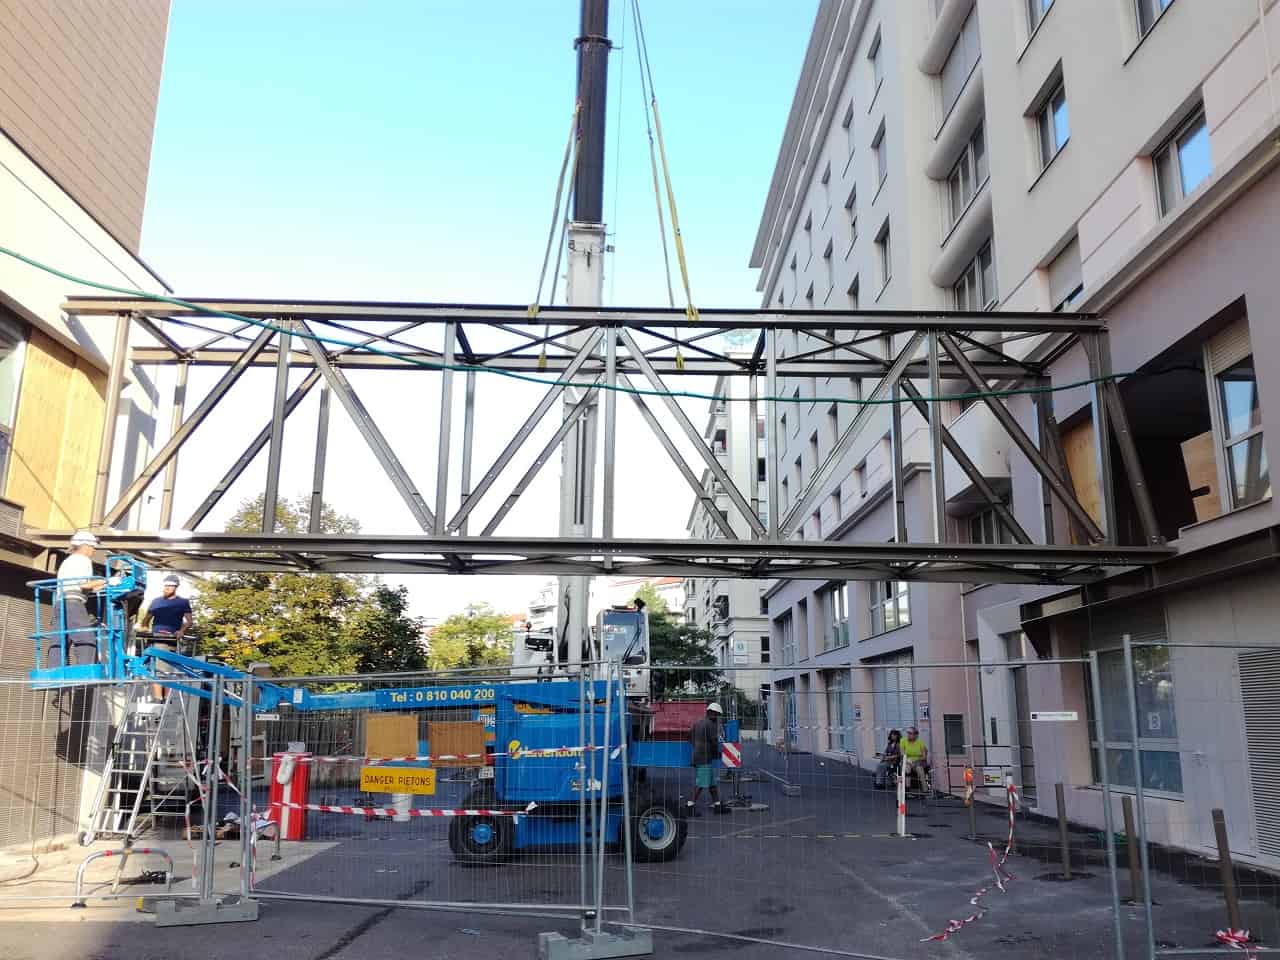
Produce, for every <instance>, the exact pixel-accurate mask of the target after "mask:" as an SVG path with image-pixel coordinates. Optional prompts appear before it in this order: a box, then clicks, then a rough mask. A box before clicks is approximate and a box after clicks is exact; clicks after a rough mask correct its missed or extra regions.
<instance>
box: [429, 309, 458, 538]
mask: <svg viewBox="0 0 1280 960" xmlns="http://www.w3.org/2000/svg"><path fill="white" fill-rule="evenodd" d="M457 340H458V325H457V324H456V323H446V324H445V325H444V363H443V365H442V367H441V370H440V432H439V443H437V444H436V517H435V520H436V522H435V534H436V536H437V537H442V536H444V527H445V519H446V518H445V509H446V507H447V505H448V503H449V438H450V436H452V434H453V362H454V353H455V350H456V344H457Z"/></svg>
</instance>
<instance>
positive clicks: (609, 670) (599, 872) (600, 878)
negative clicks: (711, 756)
mask: <svg viewBox="0 0 1280 960" xmlns="http://www.w3.org/2000/svg"><path fill="white" fill-rule="evenodd" d="M618 673H619V674H621V673H622V665H621V663H619V664H618ZM604 676H605V682H604V743H603V744H602V745H601V748H600V759H601V763H602V766H603V769H602V770H601V771H600V829H599V831H597V839H596V901H595V903H596V933H597V934H599V933H601V932H603V930H604V835H605V831H606V830H608V829H609V721H610V719H611V718H612V716H613V665H612V664H605V669H604ZM623 827H624V829H625V827H626V825H625V824H624V825H623Z"/></svg>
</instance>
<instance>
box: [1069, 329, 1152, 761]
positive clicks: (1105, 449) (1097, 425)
mask: <svg viewBox="0 0 1280 960" xmlns="http://www.w3.org/2000/svg"><path fill="white" fill-rule="evenodd" d="M1081 342H1082V343H1083V344H1084V346H1085V354H1086V356H1087V357H1088V359H1089V377H1090V379H1093V380H1094V381H1095V382H1094V383H1091V384H1090V385H1089V416H1090V418H1091V420H1092V423H1093V456H1094V460H1095V461H1096V463H1097V469H1098V494H1099V498H1100V500H1101V502H1102V527H1103V533H1104V534H1106V542H1107V543H1111V544H1117V543H1119V542H1120V540H1119V531H1118V530H1117V529H1116V485H1115V477H1114V476H1113V474H1112V466H1111V420H1110V419H1109V418H1108V417H1107V404H1106V398H1105V397H1104V396H1103V392H1102V384H1101V383H1098V382H1096V381H1097V378H1099V377H1101V376H1102V375H1103V369H1104V368H1105V367H1109V366H1110V364H1109V363H1108V362H1107V361H1106V359H1105V358H1104V357H1103V356H1102V354H1103V352H1104V345H1103V343H1102V340H1101V338H1100V335H1099V334H1097V333H1093V334H1087V335H1085V336H1084V337H1083V338H1082V339H1081ZM1133 734H1134V736H1135V737H1136V736H1137V735H1138V731H1137V728H1135V729H1134V731H1133Z"/></svg>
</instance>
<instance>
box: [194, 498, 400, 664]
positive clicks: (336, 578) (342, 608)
mask: <svg viewBox="0 0 1280 960" xmlns="http://www.w3.org/2000/svg"><path fill="white" fill-rule="evenodd" d="M262 509H263V501H262V498H261V497H258V498H256V499H254V500H249V501H247V502H245V503H243V504H241V505H240V508H239V509H238V510H237V511H236V512H235V514H234V515H233V516H232V518H231V519H230V520H229V521H228V523H227V530H228V531H229V532H233V533H253V532H257V531H260V530H261V529H262ZM309 523H310V502H309V500H308V499H307V498H305V497H300V498H298V500H296V501H294V502H292V503H291V502H287V501H284V500H282V501H281V502H280V504H279V506H278V507H277V509H276V524H275V526H276V530H277V531H278V532H283V533H301V532H305V531H306V530H307V529H308V527H309ZM320 527H321V531H322V532H324V533H355V532H358V531H359V529H360V527H359V524H358V523H357V522H356V521H355V520H354V519H353V518H351V517H347V516H343V515H341V514H338V513H336V512H334V511H333V510H331V509H326V510H325V512H324V514H323V516H322V518H321V524H320ZM193 606H194V608H195V618H196V629H197V631H198V633H199V634H200V636H202V637H203V638H204V648H205V650H206V651H207V652H208V653H211V654H213V655H215V656H218V657H220V658H221V659H223V660H225V661H226V662H227V663H230V664H232V665H233V666H238V667H246V666H248V665H249V664H250V663H252V662H254V661H262V662H266V663H269V664H270V665H271V667H272V670H273V671H274V672H275V673H276V674H277V675H278V676H318V675H326V674H342V673H355V672H357V671H364V672H374V671H376V672H381V671H390V670H404V669H418V668H420V667H421V665H422V656H421V652H420V651H419V653H418V659H417V660H416V661H415V660H414V658H413V653H412V651H411V650H410V649H409V647H408V644H409V638H410V637H412V638H413V642H414V643H416V638H417V636H418V635H419V634H420V633H421V624H420V622H419V621H417V620H415V619H414V618H411V617H409V616H408V615H407V606H408V602H407V595H406V594H405V591H404V589H403V588H400V589H399V590H395V589H391V588H389V587H386V586H384V585H382V584H380V583H377V582H371V581H369V580H367V579H366V578H363V577H357V576H346V575H337V574H324V573H260V572H236V573H229V574H222V575H218V576H214V577H210V578H209V579H208V580H207V581H206V582H205V584H204V585H203V586H202V587H201V589H200V591H199V593H198V595H197V596H196V598H195V603H194V604H193Z"/></svg>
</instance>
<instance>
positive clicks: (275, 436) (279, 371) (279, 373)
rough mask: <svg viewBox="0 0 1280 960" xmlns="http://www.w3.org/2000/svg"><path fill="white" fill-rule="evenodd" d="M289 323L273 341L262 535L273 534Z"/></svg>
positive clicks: (281, 454) (281, 451) (286, 392)
mask: <svg viewBox="0 0 1280 960" xmlns="http://www.w3.org/2000/svg"><path fill="white" fill-rule="evenodd" d="M292 329H293V321H292V320H281V321H280V339H279V340H277V341H276V389H275V396H274V398H273V400H272V403H271V446H270V447H269V448H268V450H267V486H266V489H265V490H264V491H263V494H262V532H263V533H265V534H267V535H268V536H269V535H271V534H273V533H275V531H276V507H277V506H278V504H279V501H280V463H281V460H282V459H283V457H284V405H285V400H286V398H287V397H288V395H289V339H290V337H289V331H290V330H292Z"/></svg>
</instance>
